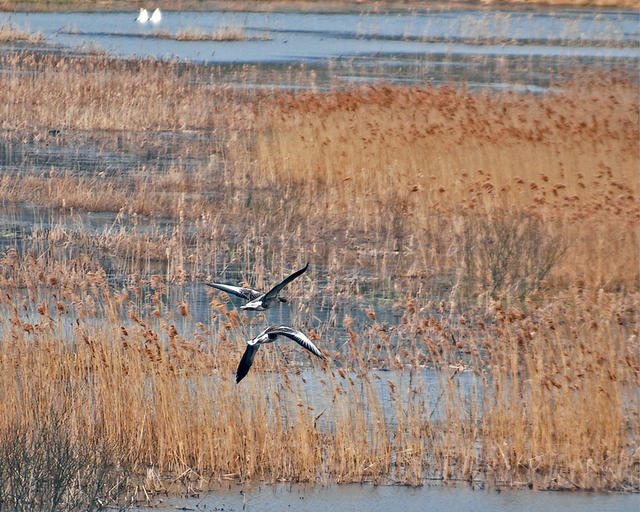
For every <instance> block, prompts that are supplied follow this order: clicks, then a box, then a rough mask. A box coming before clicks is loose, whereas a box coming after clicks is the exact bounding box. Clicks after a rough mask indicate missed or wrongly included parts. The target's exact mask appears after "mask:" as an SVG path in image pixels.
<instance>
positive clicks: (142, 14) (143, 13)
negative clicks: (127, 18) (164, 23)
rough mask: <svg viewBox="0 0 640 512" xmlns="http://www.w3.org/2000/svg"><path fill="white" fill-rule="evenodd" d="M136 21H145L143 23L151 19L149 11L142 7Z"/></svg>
mask: <svg viewBox="0 0 640 512" xmlns="http://www.w3.org/2000/svg"><path fill="white" fill-rule="evenodd" d="M136 21H137V22H138V23H143V24H144V23H146V22H147V21H149V11H147V10H146V9H143V8H142V7H141V8H140V12H139V13H138V17H137V18H136Z"/></svg>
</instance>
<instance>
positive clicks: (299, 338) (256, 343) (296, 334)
mask: <svg viewBox="0 0 640 512" xmlns="http://www.w3.org/2000/svg"><path fill="white" fill-rule="evenodd" d="M278 336H285V337H287V338H289V339H292V340H293V341H295V342H296V343H297V344H298V345H300V346H301V347H304V348H306V349H307V350H308V351H309V352H311V353H312V354H314V355H316V356H318V357H319V358H320V359H324V356H323V355H322V352H320V350H319V349H318V347H316V346H315V345H314V344H313V342H312V341H311V340H310V339H309V338H308V337H307V336H306V335H305V334H304V333H302V332H300V331H297V330H295V329H292V328H291V327H286V326H284V325H280V326H276V325H272V326H271V327H267V328H266V329H265V330H264V331H262V332H261V333H260V334H258V336H256V337H255V338H253V339H252V340H248V341H247V349H246V350H245V351H244V354H243V355H242V359H240V364H239V365H238V369H237V371H236V382H240V381H241V380H242V379H244V377H245V375H246V374H247V372H248V371H249V368H251V365H252V364H253V358H254V357H255V355H256V352H257V351H258V348H260V345H262V344H263V343H273V342H274V341H276V338H277V337H278Z"/></svg>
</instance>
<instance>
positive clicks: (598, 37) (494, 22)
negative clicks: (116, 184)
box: [0, 9, 640, 90]
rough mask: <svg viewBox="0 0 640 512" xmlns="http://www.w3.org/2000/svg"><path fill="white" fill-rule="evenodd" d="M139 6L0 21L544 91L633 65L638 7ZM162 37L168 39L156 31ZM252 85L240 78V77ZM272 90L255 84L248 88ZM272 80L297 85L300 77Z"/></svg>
mask: <svg viewBox="0 0 640 512" xmlns="http://www.w3.org/2000/svg"><path fill="white" fill-rule="evenodd" d="M135 17H136V13H135V12H112V13H78V12H58V13H11V14H1V15H0V24H2V23H5V22H8V23H13V24H15V25H16V26H18V27H19V28H22V29H28V30H30V31H34V32H35V31H40V32H42V33H43V34H44V36H45V40H46V42H47V43H48V44H51V45H60V46H63V47H68V48H72V49H81V48H83V47H87V45H90V46H92V47H94V48H98V49H102V50H104V51H106V52H108V53H109V54H111V55H115V56H118V57H132V56H137V57H154V58H177V59H180V60H188V61H193V62H200V63H205V64H218V65H219V64H222V65H242V64H255V65H259V66H265V65H271V66H272V65H279V66H282V65H287V64H294V65H297V66H300V65H302V66H304V67H306V69H307V70H311V69H313V70H314V71H316V72H317V77H316V82H315V85H319V86H322V85H323V84H324V83H330V82H332V81H334V80H335V79H341V80H344V81H363V80H364V81H371V80H380V79H385V80H387V81H390V82H402V83H407V82H408V83H423V82H424V81H425V80H427V81H430V82H432V83H441V82H446V81H448V80H451V79H453V80H460V79H465V80H466V81H467V83H468V84H469V86H471V87H485V86H495V87H504V86H505V85H506V84H507V83H509V84H514V83H516V82H521V83H520V85H519V87H521V88H522V87H524V88H528V89H531V90H539V89H540V88H544V87H547V86H548V83H549V72H550V71H554V70H555V71H559V70H562V71H570V70H581V69H584V68H585V67H593V66H598V67H601V68H604V69H609V68H614V67H615V68H624V69H628V70H630V71H633V70H634V69H636V67H637V63H638V61H639V60H640V49H639V48H638V46H639V41H640V29H639V28H638V27H639V26H640V14H639V13H638V12H634V11H619V10H580V9H557V10H550V9H545V10H531V11H528V10H523V11H507V10H504V11H501V10H496V9H492V10H491V11H484V10H475V11H474V10H430V11H428V12H414V13H387V14H362V15H361V14H356V13H350V12H346V13H332V14H322V13H296V12H287V13H277V12H274V13H251V12H249V13H228V12H169V11H167V12H165V13H164V15H163V18H162V21H161V22H160V23H159V24H157V25H152V24H150V23H148V24H145V25H141V24H139V23H137V22H135ZM229 27H239V28H241V29H243V30H244V33H245V36H246V40H243V41H222V42H216V41H176V40H175V39H171V37H173V38H175V36H176V34H177V33H178V32H179V31H181V30H189V31H201V32H205V33H211V32H213V31H215V30H217V29H224V28H229ZM160 35H162V36H163V37H167V36H168V37H170V38H169V39H166V38H159V37H158V36H160ZM244 85H245V86H246V85H247V84H246V83H245V84H244ZM265 85H266V86H270V85H274V84H270V83H269V82H267V83H265V82H264V80H255V81H254V83H253V86H265ZM278 85H279V86H284V87H291V86H298V85H299V83H297V80H293V81H292V82H291V81H290V82H287V81H286V80H285V82H284V83H282V82H280V83H279V84H278Z"/></svg>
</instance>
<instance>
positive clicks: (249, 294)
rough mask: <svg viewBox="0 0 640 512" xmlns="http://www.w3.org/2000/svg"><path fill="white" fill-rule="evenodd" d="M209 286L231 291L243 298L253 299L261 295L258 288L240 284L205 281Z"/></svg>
mask: <svg viewBox="0 0 640 512" xmlns="http://www.w3.org/2000/svg"><path fill="white" fill-rule="evenodd" d="M206 285H207V286H211V288H216V289H217V290H222V291H223V292H227V293H231V294H232V295H236V296H238V297H242V298H243V299H245V300H253V299H256V298H258V297H260V295H262V294H261V293H260V292H259V291H258V290H252V289H251V288H244V287H242V286H231V285H230V284H218V283H206Z"/></svg>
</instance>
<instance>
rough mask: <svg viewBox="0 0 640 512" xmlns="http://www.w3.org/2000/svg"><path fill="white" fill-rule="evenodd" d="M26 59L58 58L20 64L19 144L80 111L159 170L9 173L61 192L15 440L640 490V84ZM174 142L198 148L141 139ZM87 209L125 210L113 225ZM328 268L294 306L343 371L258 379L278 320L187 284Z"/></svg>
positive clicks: (0, 81)
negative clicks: (443, 83) (487, 81)
mask: <svg viewBox="0 0 640 512" xmlns="http://www.w3.org/2000/svg"><path fill="white" fill-rule="evenodd" d="M5 59H6V60H7V62H8V63H9V67H13V68H12V69H14V70H16V71H17V70H25V69H28V70H35V71H38V72H39V73H41V75H40V78H33V79H29V80H21V79H18V78H17V76H18V75H17V74H15V75H14V74H12V73H6V74H3V75H1V76H0V105H3V107H2V110H0V123H1V124H2V127H3V130H4V134H3V142H4V144H5V146H4V147H10V144H23V143H27V142H28V143H31V144H47V143H51V138H50V137H51V135H47V132H48V130H50V129H53V128H56V129H60V130H62V135H60V136H59V137H60V142H57V143H59V144H65V143H66V144H69V145H73V144H74V143H75V142H76V140H81V141H82V142H83V143H88V141H93V143H94V144H95V145H96V147H99V148H101V149H103V150H105V151H120V152H123V153H127V154H134V155H138V156H139V157H140V158H141V162H142V163H141V166H140V169H139V170H134V171H126V172H125V171H122V172H121V173H116V174H115V175H110V174H109V173H108V172H102V173H100V172H98V173H94V174H86V173H83V171H82V170H67V171H58V170H52V171H49V172H47V173H42V172H40V171H37V170H33V169H29V168H27V167H25V168H23V169H20V171H21V172H19V173H17V174H9V173H5V174H4V175H3V176H2V177H1V178H0V199H1V200H2V201H3V204H4V205H10V204H16V203H27V204H38V205H45V206H48V207H51V211H50V213H49V214H48V215H49V216H48V217H47V218H46V219H43V220H42V227H41V228H39V227H38V225H37V223H36V226H35V228H34V230H33V231H32V232H31V234H30V236H29V238H26V239H25V240H23V241H21V244H22V245H21V244H19V243H16V244H15V245H16V248H9V249H8V250H6V251H5V252H4V254H3V255H2V260H1V262H0V289H2V291H3V295H2V297H1V298H0V319H2V320H0V344H1V345H2V346H1V347H0V389H1V390H2V394H3V397H4V398H3V401H4V402H5V403H6V404H7V405H6V413H5V414H4V415H3V417H2V418H0V432H8V431H9V429H11V428H13V427H12V425H15V424H16V423H19V424H22V425H24V426H26V427H31V426H34V425H41V424H43V423H45V424H46V423H47V421H49V418H51V421H53V419H54V418H57V417H59V416H60V411H64V415H65V417H66V418H67V423H65V428H66V429H68V430H69V432H72V433H74V432H76V433H77V432H84V433H86V434H87V435H88V436H90V437H91V438H92V439H99V440H103V441H104V442H105V443H106V444H107V445H108V446H117V447H119V448H118V452H117V453H118V457H119V458H120V460H122V461H123V465H124V466H126V467H128V468H133V471H134V473H135V474H137V475H142V476H139V478H138V480H137V481H136V482H137V483H138V485H139V486H140V487H138V489H139V490H140V492H141V494H142V495H143V494H144V492H150V491H154V490H155V491H158V490H161V489H163V488H165V487H169V488H170V487H171V486H172V482H173V483H174V484H176V483H180V484H182V485H186V486H187V487H201V486H206V483H207V482H209V481H213V480H220V479H240V480H242V481H260V480H266V481H272V482H275V481H281V480H285V481H311V482H326V481H329V480H333V481H337V482H352V481H373V482H379V483H384V482H387V481H389V480H392V481H398V482H403V483H407V484H412V485H417V484H420V483H421V482H423V481H424V480H423V479H424V478H438V479H442V480H444V481H456V480H459V479H464V480H467V481H472V482H478V483H482V484H485V485H492V484H495V485H513V486H516V485H519V483H525V484H527V485H531V486H535V487H540V488H557V489H576V488H580V489H619V490H638V489H639V488H640V474H639V471H638V467H639V466H638V462H639V460H638V453H639V450H640V427H639V425H640V421H638V420H639V418H638V412H637V411H638V407H639V404H638V389H639V386H640V382H639V379H640V353H639V349H638V347H639V345H638V321H637V320H638V311H639V304H638V302H639V300H640V296H639V290H638V268H639V266H640V265H639V263H638V222H639V220H640V219H639V211H638V202H637V198H638V193H639V190H638V187H639V184H638V180H637V168H638V104H637V98H638V90H637V84H636V83H635V82H634V81H632V80H631V79H629V78H628V77H625V76H622V75H617V74H615V73H613V74H611V75H608V76H600V75H597V74H593V75H589V76H578V77H574V78H573V79H572V80H569V81H567V82H564V83H563V84H562V91H561V92H558V93H553V94H551V93H549V94H545V95H540V96H533V95H515V94H509V93H501V94H479V93H471V92H469V91H467V90H465V89H464V88H461V87H453V86H450V87H443V88H439V89H432V88H411V87H391V86H385V85H380V86H376V87H365V88H361V89H355V88H353V89H344V88H342V89H338V88H336V89H335V90H333V91H329V92H313V93H312V92H306V93H298V94H288V93H248V92H240V91H236V90H234V89H232V88H230V87H228V86H225V85H224V82H223V80H222V78H221V77H222V75H221V74H218V72H217V71H214V72H210V71H205V70H203V69H201V68H197V67H196V68H190V67H188V66H180V65H177V64H171V63H164V64H163V63H156V62H151V61H141V62H127V63H122V62H117V61H110V60H109V59H106V58H103V57H89V58H85V59H71V58H67V57H62V58H61V57H55V56H50V57H42V59H41V60H37V59H34V58H33V57H31V56H30V55H29V54H23V55H17V56H5ZM242 72H243V71H240V72H239V73H242ZM22 76H24V75H22ZM42 77H46V80H43V79H42ZM240 77H241V75H240ZM233 79H234V80H236V79H238V76H234V77H233ZM63 84H67V86H66V87H61V86H62V85H63ZM34 101H35V102H36V103H37V104H36V105H35V106H34ZM38 102H39V103H38ZM203 106H204V108H203ZM166 131H170V132H171V133H174V134H176V135H175V138H172V139H170V142H169V143H168V145H169V146H170V147H169V148H167V143H166V140H165V139H162V138H160V136H159V134H160V133H163V134H164V133H165V132H166ZM193 133H196V134H199V135H198V136H197V137H192V138H187V139H184V138H180V137H179V135H180V134H183V135H184V134H191V135H193ZM205 133H206V134H208V135H211V134H212V133H213V135H214V136H213V137H211V138H204V136H202V137H200V135H203V134H205ZM47 137H49V138H47ZM65 141H66V142H65ZM163 148H164V150H167V151H169V152H174V154H177V155H179V156H180V157H183V156H185V155H189V156H190V157H192V158H195V159H197V161H198V165H196V166H189V165H187V164H186V163H185V162H182V161H181V160H180V158H178V157H176V158H174V160H173V161H172V164H171V166H170V168H168V169H165V168H160V167H159V165H157V164H156V160H154V159H153V158H148V157H147V156H145V155H148V154H150V153H151V154H155V153H156V152H159V151H160V150H161V149H163ZM3 151H4V152H5V154H7V151H8V150H6V149H5V150H3ZM169 154H171V153H169ZM7 207H8V206H7ZM82 210H90V211H106V212H113V213H114V220H113V224H112V225H111V226H110V227H108V228H105V229H104V230H103V231H102V232H101V233H99V234H94V233H92V232H90V231H89V230H88V229H86V227H85V225H84V224H83V223H84V222H85V221H84V220H83V216H82ZM78 212H79V213H78ZM161 220H164V221H167V222H169V223H170V226H169V228H164V227H162V223H161ZM96 254H100V255H101V257H102V258H103V262H107V263H108V265H109V267H110V269H109V270H110V273H111V274H110V275H111V276H112V277H115V278H116V280H115V281H114V280H111V281H110V280H109V279H108V278H107V274H106V272H105V270H104V268H103V265H101V264H99V263H98V259H97V257H96ZM306 260H310V261H312V262H313V265H312V267H313V268H312V269H311V270H310V271H309V272H308V275H307V276H305V278H304V279H301V280H296V281H294V282H293V283H291V285H290V286H289V287H288V288H287V292H288V295H289V297H291V298H292V299H293V301H292V302H291V303H290V306H289V307H290V311H291V317H292V323H293V324H295V326H297V327H301V328H303V327H304V329H305V330H306V331H308V332H309V333H310V335H311V336H312V337H313V338H314V339H317V340H318V344H319V345H320V346H321V347H322V349H323V350H326V351H327V353H328V355H329V356H330V358H329V360H328V362H326V363H314V364H315V369H314V370H313V371H307V370H305V369H304V368H301V367H300V366H298V363H299V362H301V361H306V359H299V357H300V354H299V353H298V351H296V349H295V348H294V347H289V346H287V345H286V344H282V352H280V351H278V350H269V348H271V347H269V348H268V349H265V350H261V351H260V353H259V354H258V356H257V359H256V363H255V365H254V368H252V371H251V373H250V374H249V376H248V377H247V378H246V379H245V380H243V382H242V383H241V385H240V386H238V387H237V386H236V385H235V384H234V383H233V373H234V371H235V366H236V364H237V361H238V359H239V357H240V355H241V353H242V350H243V343H244V340H245V339H247V338H248V337H249V336H250V335H251V334H252V333H255V332H256V331H257V330H258V329H260V328H261V327H262V320H261V319H260V317H256V318H253V317H251V318H250V317H247V316H245V315H244V314H238V313H237V312H236V311H235V310H234V309H233V308H230V306H229V304H228V303H227V302H224V300H223V298H222V297H221V296H219V295H218V294H217V293H211V294H209V295H208V302H209V304H208V311H207V318H208V320H209V321H208V322H206V323H204V322H203V323H202V324H198V323H197V322H196V320H195V319H194V318H193V317H192V316H191V315H192V310H193V309H194V307H195V298H194V297H190V296H188V295H187V293H186V292H184V291H181V290H183V288H182V285H184V284H185V283H186V282H187V281H188V280H204V279H206V278H211V277H218V276H219V275H220V274H221V273H222V272H223V270H224V269H225V268H226V267H228V266H234V267H235V268H238V269H239V272H240V273H241V274H242V276H243V277H244V278H246V279H247V280H249V281H251V284H253V285H254V286H256V287H265V286H267V285H268V283H270V282H273V280H274V279H275V278H277V277H279V276H280V275H281V274H282V273H283V272H284V270H283V269H290V268H295V267H296V266H297V265H299V264H300V263H303V262H304V261H306ZM274 274H276V275H274ZM354 276H355V277H354ZM169 287H173V288H172V289H175V287H177V289H178V290H179V291H178V292H177V298H176V299H175V300H169V298H168V297H169V294H168V290H169ZM372 296H374V297H377V298H378V299H379V300H381V301H386V302H383V303H384V304H388V307H389V308H391V307H392V308H394V311H395V313H397V314H396V315H395V316H394V317H393V318H394V320H393V321H390V320H387V321H379V320H378V318H377V314H376V312H375V311H374V310H373V309H370V308H368V307H367V306H366V305H365V304H367V302H368V299H369V297H372ZM311 301H314V302H318V303H320V304H323V305H325V306H326V310H327V312H326V316H323V317H322V318H319V319H315V320H311V317H312V313H314V311H312V310H311V308H310V307H309V306H308V303H309V302H311ZM345 302H346V303H347V304H349V306H350V307H351V308H352V309H350V310H349V311H348V315H347V316H346V317H344V318H342V317H341V316H340V315H339V313H338V312H337V309H336V307H335V306H336V305H338V304H344V303H345ZM359 309H362V310H363V311H359ZM358 313H361V315H362V317H363V318H367V320H365V321H359V322H356V321H354V320H353V319H352V318H350V317H355V316H357V315H358ZM342 329H344V330H342ZM303 356H304V355H303ZM375 368H383V369H385V370H390V372H384V371H377V370H375ZM25 374H27V375H29V383H28V385H26V383H25V381H24V379H23V378H22V376H23V375H25ZM308 386H311V389H313V390H314V392H316V393H317V394H319V395H320V396H321V397H323V398H322V400H323V401H322V400H321V401H320V402H318V403H317V404H316V403H315V402H313V401H311V400H310V399H309V394H311V391H309V389H310V388H309V387H308ZM383 390H384V391H383ZM385 396H388V402H387V401H385V398H384V397H385ZM88 404H90V405H88ZM389 404H390V405H389ZM143 488H144V490H143Z"/></svg>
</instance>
